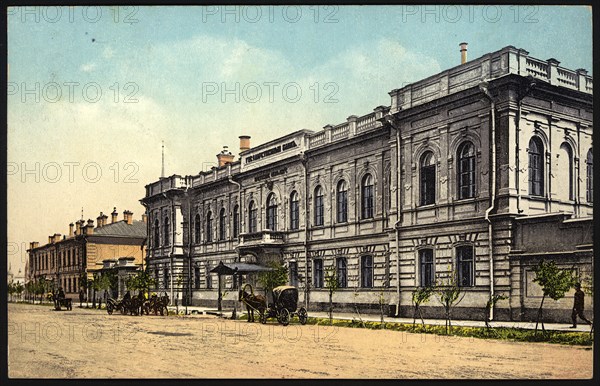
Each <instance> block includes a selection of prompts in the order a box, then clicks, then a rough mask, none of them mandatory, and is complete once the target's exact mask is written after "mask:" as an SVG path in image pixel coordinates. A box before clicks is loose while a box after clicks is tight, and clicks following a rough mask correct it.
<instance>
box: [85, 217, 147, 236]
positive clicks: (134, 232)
mask: <svg viewBox="0 0 600 386" xmlns="http://www.w3.org/2000/svg"><path fill="white" fill-rule="evenodd" d="M94 236H119V237H141V238H144V237H146V223H145V222H144V221H140V220H134V221H133V223H132V224H131V225H129V224H127V222H126V221H125V220H122V221H117V222H115V223H112V224H107V225H105V226H103V227H101V228H95V229H94Z"/></svg>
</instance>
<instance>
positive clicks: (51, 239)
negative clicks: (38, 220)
mask: <svg viewBox="0 0 600 386" xmlns="http://www.w3.org/2000/svg"><path fill="white" fill-rule="evenodd" d="M48 244H54V237H53V236H48Z"/></svg>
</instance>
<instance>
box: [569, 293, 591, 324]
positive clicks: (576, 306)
mask: <svg viewBox="0 0 600 386" xmlns="http://www.w3.org/2000/svg"><path fill="white" fill-rule="evenodd" d="M574 298H575V301H574V303H573V312H572V313H571V320H573V325H572V326H571V328H576V327H577V316H579V317H580V318H581V320H583V321H585V322H586V323H587V324H592V322H590V321H589V320H587V319H586V317H585V315H583V303H584V300H585V294H584V293H583V291H582V290H581V284H579V283H576V284H575V296H574Z"/></svg>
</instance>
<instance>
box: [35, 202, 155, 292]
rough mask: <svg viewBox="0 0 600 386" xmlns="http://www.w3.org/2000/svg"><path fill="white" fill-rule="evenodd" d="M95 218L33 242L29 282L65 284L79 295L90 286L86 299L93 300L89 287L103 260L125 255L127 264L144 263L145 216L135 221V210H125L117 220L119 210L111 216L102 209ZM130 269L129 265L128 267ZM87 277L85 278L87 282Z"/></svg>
mask: <svg viewBox="0 0 600 386" xmlns="http://www.w3.org/2000/svg"><path fill="white" fill-rule="evenodd" d="M96 220H97V223H96V226H94V220H92V219H89V220H87V222H86V221H84V220H83V219H82V220H79V221H76V222H75V223H71V224H69V233H68V235H64V236H63V235H61V234H60V233H55V234H54V235H51V236H48V243H47V244H45V245H41V246H40V245H39V243H38V242H35V241H34V242H31V243H30V248H29V249H28V253H29V261H28V262H27V267H28V270H27V272H26V275H27V281H31V280H39V279H42V278H43V279H44V280H45V281H46V282H48V283H49V287H50V289H51V290H52V289H54V290H56V289H58V287H62V288H63V290H64V291H65V294H66V295H67V296H69V295H71V296H73V297H75V296H77V295H78V294H79V291H80V290H81V289H85V288H86V287H87V298H88V299H92V297H93V289H92V288H91V286H87V285H86V284H87V282H88V281H89V280H93V279H94V273H95V272H98V271H99V268H100V270H101V269H102V267H103V264H104V261H105V260H109V259H114V260H115V261H118V260H119V259H121V258H123V259H125V260H124V261H126V262H131V263H126V266H127V267H129V266H135V267H140V266H142V265H143V259H144V256H145V241H146V217H145V215H142V219H141V220H133V212H131V211H129V210H125V211H124V212H123V219H122V220H118V212H117V209H116V208H114V209H113V212H112V213H111V222H110V223H108V216H107V215H105V214H103V213H102V212H100V215H99V216H98V217H97V218H96ZM127 269H130V268H127ZM84 280H85V281H84Z"/></svg>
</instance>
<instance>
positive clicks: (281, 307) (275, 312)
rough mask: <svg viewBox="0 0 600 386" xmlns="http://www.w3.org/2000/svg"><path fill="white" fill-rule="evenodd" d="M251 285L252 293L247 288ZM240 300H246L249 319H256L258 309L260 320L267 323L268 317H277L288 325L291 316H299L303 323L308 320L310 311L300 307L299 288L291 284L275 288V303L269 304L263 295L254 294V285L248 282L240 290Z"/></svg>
mask: <svg viewBox="0 0 600 386" xmlns="http://www.w3.org/2000/svg"><path fill="white" fill-rule="evenodd" d="M247 287H250V289H251V293H248V292H246V288H247ZM239 300H240V301H242V302H244V304H245V305H246V309H247V310H248V321H249V322H253V321H254V311H258V313H259V317H260V322H261V323H262V324H265V323H267V319H268V318H277V321H278V322H279V323H280V324H282V325H284V326H287V325H288V324H290V318H291V317H293V316H298V319H299V320H300V323H301V324H306V321H307V320H308V312H306V308H304V307H300V308H298V289H297V288H296V287H291V286H279V287H276V288H274V289H273V303H271V304H269V305H268V306H267V305H266V304H267V301H266V299H265V297H264V296H262V295H254V291H252V286H251V285H250V284H246V285H245V286H244V288H242V290H240V296H239Z"/></svg>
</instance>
